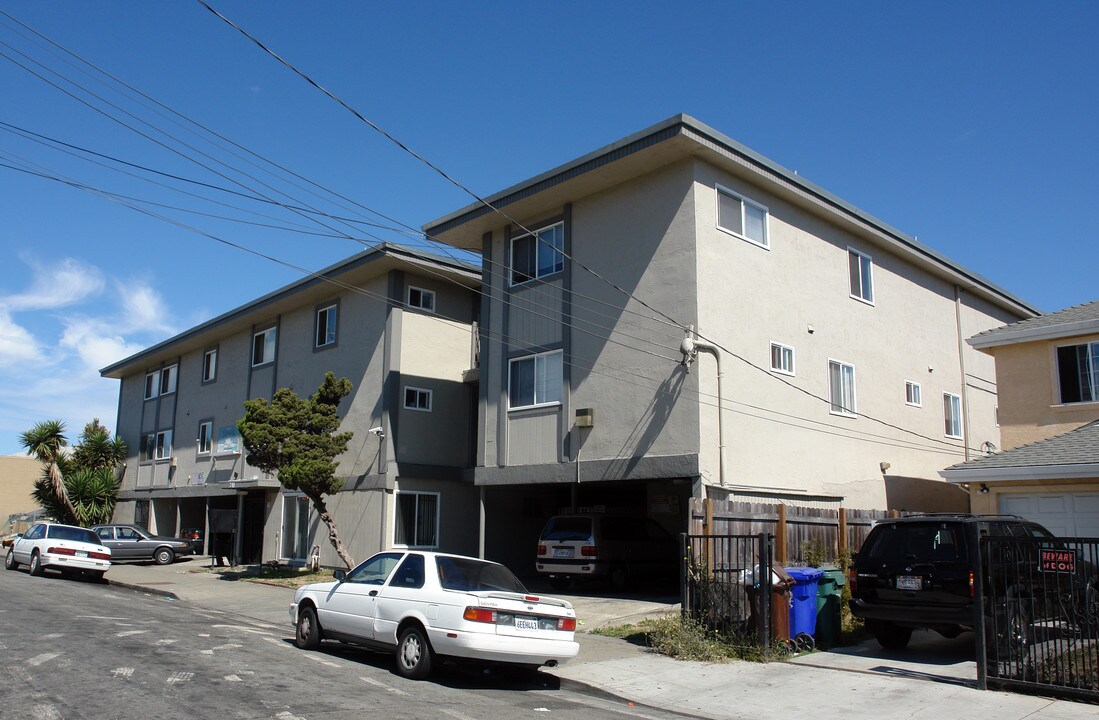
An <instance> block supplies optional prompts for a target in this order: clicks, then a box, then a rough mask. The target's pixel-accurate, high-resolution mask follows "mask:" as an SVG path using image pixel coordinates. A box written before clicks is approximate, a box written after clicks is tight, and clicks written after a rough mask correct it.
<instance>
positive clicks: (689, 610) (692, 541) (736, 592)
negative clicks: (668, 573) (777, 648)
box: [680, 533, 786, 647]
mask: <svg viewBox="0 0 1099 720" xmlns="http://www.w3.org/2000/svg"><path fill="white" fill-rule="evenodd" d="M680 550H681V555H680V557H682V558H683V561H682V563H681V566H680V597H681V598H682V602H683V613H684V614H685V615H687V616H688V617H690V618H691V619H693V620H695V621H696V622H699V623H701V624H703V625H705V626H706V627H707V628H710V629H711V630H713V631H715V632H716V633H718V634H719V635H721V636H722V637H724V638H726V639H728V640H731V641H733V642H736V643H737V644H751V645H759V646H760V647H767V646H768V644H769V643H770V638H771V637H772V612H771V595H772V583H771V577H772V576H771V570H772V555H773V551H774V536H772V535H768V534H767V533H759V534H756V535H686V534H683V535H680ZM782 611H783V612H786V608H785V607H783V608H782Z"/></svg>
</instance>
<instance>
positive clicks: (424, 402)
mask: <svg viewBox="0 0 1099 720" xmlns="http://www.w3.org/2000/svg"><path fill="white" fill-rule="evenodd" d="M404 406H405V408H406V409H407V410H420V411H422V412H431V391H430V390H425V389H423V388H416V387H409V386H407V385H406V386H405V389H404Z"/></svg>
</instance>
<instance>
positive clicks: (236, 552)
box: [229, 490, 244, 566]
mask: <svg viewBox="0 0 1099 720" xmlns="http://www.w3.org/2000/svg"><path fill="white" fill-rule="evenodd" d="M243 530H244V493H243V492H241V491H240V490H237V531H236V533H235V537H234V539H233V557H232V560H231V561H230V563H229V564H230V565H234V566H235V565H236V564H237V561H238V560H240V545H241V541H242V540H243V539H244V538H243V537H242V536H243V535H244V532H243Z"/></svg>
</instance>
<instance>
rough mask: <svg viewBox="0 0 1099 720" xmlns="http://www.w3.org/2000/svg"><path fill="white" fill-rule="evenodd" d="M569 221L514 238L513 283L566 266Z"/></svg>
mask: <svg viewBox="0 0 1099 720" xmlns="http://www.w3.org/2000/svg"><path fill="white" fill-rule="evenodd" d="M564 251H565V224H564V223H557V224H556V225H550V226H549V227H547V228H542V229H541V230H538V231H536V232H535V233H533V234H528V235H521V236H519V237H517V238H513V239H512V241H511V284H512V285H518V284H519V283H524V282H527V281H528V280H534V279H536V278H540V277H545V276H546V275H552V274H553V273H557V272H561V271H562V270H564V269H565V256H564Z"/></svg>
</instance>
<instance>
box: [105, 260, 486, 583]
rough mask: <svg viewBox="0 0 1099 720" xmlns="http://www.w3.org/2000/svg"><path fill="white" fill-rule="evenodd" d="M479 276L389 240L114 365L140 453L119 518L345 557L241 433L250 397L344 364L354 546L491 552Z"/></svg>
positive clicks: (347, 518) (349, 528)
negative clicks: (468, 379)
mask: <svg viewBox="0 0 1099 720" xmlns="http://www.w3.org/2000/svg"><path fill="white" fill-rule="evenodd" d="M479 286H480V272H479V270H478V269H477V268H476V267H473V266H470V265H467V264H465V263H461V262H457V261H454V260H449V259H444V258H441V257H435V256H432V255H427V254H424V253H420V252H413V251H410V250H408V249H405V248H401V247H398V246H394V245H388V244H386V245H381V246H379V247H377V248H374V249H371V250H367V251H365V252H362V253H360V254H358V255H355V256H354V257H351V258H349V259H348V260H346V261H343V262H340V263H337V264H335V265H333V266H331V267H328V268H326V269H324V270H321V271H319V272H318V273H317V274H315V275H312V276H310V277H307V278H305V279H303V280H300V281H298V282H295V283H292V284H290V285H287V286H286V287H283V288H280V289H278V290H276V291H274V292H272V293H270V294H268V295H266V296H264V297H262V298H259V299H257V300H255V301H253V302H250V303H248V304H246V305H243V306H241V307H239V308H236V309H234V310H231V311H229V312H227V313H225V314H223V315H221V316H219V317H216V318H214V319H212V320H210V321H208V322H205V323H202V324H201V325H198V326H197V327H194V328H191V329H189V330H187V331H185V332H183V333H180V334H179V335H177V336H175V337H173V338H171V339H169V340H166V341H164V342H162V343H160V344H158V345H155V346H153V347H150V348H148V349H146V350H143V351H141V352H139V353H137V354H136V355H133V356H131V357H128V358H126V359H125V360H122V361H120V362H118V363H115V364H113V365H111V366H109V367H107V368H104V369H103V370H102V374H103V375H104V376H105V377H111V378H117V379H119V380H120V381H121V388H120V392H119V409H118V430H117V434H118V436H120V437H122V438H123V439H125V440H126V442H127V444H128V445H129V447H130V449H131V457H130V458H129V459H128V461H127V464H126V469H125V475H124V483H123V487H122V491H121V493H120V495H119V504H118V509H117V511H116V520H117V521H136V522H138V523H140V524H143V525H146V526H148V527H149V528H150V529H151V530H153V531H154V532H158V533H161V534H166V535H172V534H175V533H177V532H178V531H180V530H182V529H184V528H199V529H204V530H205V531H206V537H207V548H206V549H207V552H210V553H211V554H218V555H224V556H231V557H234V558H236V559H238V560H240V561H243V562H258V561H261V560H263V561H266V560H271V559H280V560H284V561H290V562H301V561H305V560H307V559H308V558H309V557H310V556H311V553H312V551H313V547H314V546H316V547H317V548H318V549H319V556H320V561H321V563H323V564H326V565H338V564H339V561H338V559H337V558H336V556H335V553H334V551H333V550H332V548H331V546H330V545H329V543H328V541H327V533H326V531H325V528H324V527H323V526H319V527H318V525H319V523H318V520H317V516H316V513H311V512H310V510H309V503H308V500H307V499H306V498H305V497H304V496H302V495H301V494H300V493H291V492H286V491H283V490H282V488H281V486H280V485H279V483H278V481H277V479H276V478H274V477H270V476H267V475H265V474H264V473H263V472H262V471H260V470H258V469H256V468H253V467H251V466H249V465H248V463H247V462H246V455H247V451H246V449H245V448H244V447H243V446H242V444H241V440H240V437H239V434H238V433H237V429H236V422H237V420H239V419H240V418H241V417H242V416H243V414H244V401H245V400H248V399H250V398H257V397H263V398H268V399H270V398H271V396H272V395H273V394H274V392H275V390H276V389H278V388H281V387H289V388H291V389H293V390H294V391H295V392H297V393H298V394H299V395H302V396H308V395H310V394H312V393H313V392H314V391H316V389H317V387H318V386H319V384H320V382H321V380H322V379H323V378H324V374H325V372H326V371H329V370H330V371H332V372H334V373H335V374H336V376H337V377H347V378H349V379H350V380H351V381H352V383H353V385H354V389H353V390H352V393H351V395H350V396H349V397H348V398H345V399H344V401H343V403H342V404H341V407H340V414H341V418H342V424H341V429H342V430H351V431H353V433H354V435H353V437H352V440H351V444H350V446H349V448H348V451H347V452H346V453H345V454H344V455H342V456H341V457H340V458H339V460H338V462H339V469H338V471H337V474H338V476H339V477H341V478H343V480H344V487H343V490H342V491H341V492H339V493H337V494H336V495H335V496H334V497H332V498H331V499H330V502H329V508H330V509H331V510H332V511H333V512H334V514H335V516H336V519H337V523H338V525H339V527H340V531H341V534H342V535H343V537H344V541H345V543H346V544H347V546H348V549H349V551H350V552H351V554H352V556H353V557H356V558H359V559H362V558H365V557H366V556H367V555H368V554H370V553H372V552H375V551H377V550H379V549H382V548H388V547H393V546H408V547H432V548H434V547H440V546H445V547H448V548H450V549H453V550H457V551H466V552H475V551H476V548H477V546H476V541H477V534H476V527H477V525H476V522H473V523H471V522H470V521H469V518H470V517H474V518H475V517H476V513H477V504H476V495H475V492H474V490H473V488H472V486H471V484H470V483H469V482H468V481H466V480H464V479H463V472H464V469H465V468H466V467H468V466H469V464H470V456H471V451H472V446H473V445H472V443H473V438H472V437H471V436H470V434H469V430H470V424H469V421H468V418H469V414H470V412H471V408H473V407H475V402H476V398H475V397H474V395H473V393H472V391H471V389H470V388H471V387H473V386H471V385H469V384H468V383H465V382H463V372H464V371H467V370H468V369H469V368H470V367H471V366H472V364H473V363H474V359H473V358H472V357H471V353H472V351H473V350H472V349H473V348H474V347H475V345H474V335H473V332H472V327H473V323H474V321H475V319H476V316H477V308H478V300H479V295H478V293H477V290H478V288H479Z"/></svg>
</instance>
